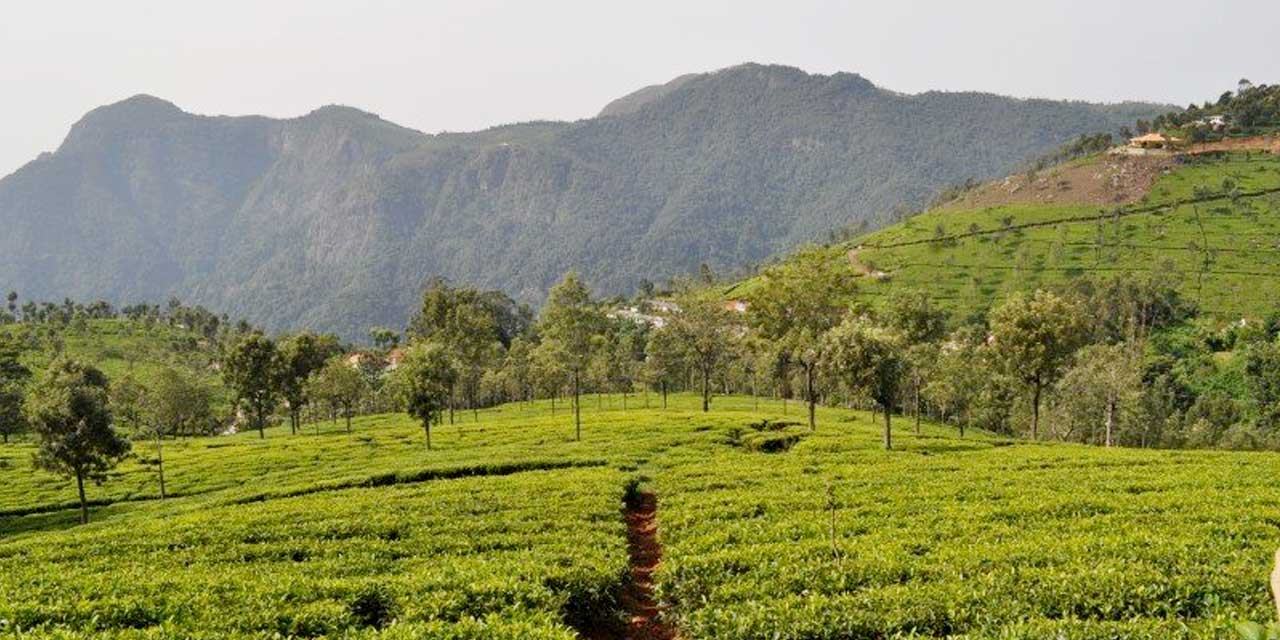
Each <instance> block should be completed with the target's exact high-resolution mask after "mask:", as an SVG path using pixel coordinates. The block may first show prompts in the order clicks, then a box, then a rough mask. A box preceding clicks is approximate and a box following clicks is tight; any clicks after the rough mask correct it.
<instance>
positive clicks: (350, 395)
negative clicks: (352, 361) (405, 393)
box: [307, 356, 369, 433]
mask: <svg viewBox="0 0 1280 640" xmlns="http://www.w3.org/2000/svg"><path fill="white" fill-rule="evenodd" d="M368 391H369V385H368V382H367V381H366V380H365V377H364V376H363V375H361V374H360V371H358V370H357V369H356V368H355V367H352V366H351V365H349V364H347V362H346V361H345V360H343V358H342V357H341V356H334V357H332V358H330V359H329V361H328V362H326V363H325V364H324V366H323V367H321V368H320V370H318V371H316V372H314V373H312V374H311V377H309V378H308V379H307V394H308V396H309V397H310V398H312V399H313V400H315V401H316V402H323V403H326V404H328V405H329V408H330V409H331V410H332V411H333V412H334V413H333V415H334V420H335V421H336V420H337V410H338V409H342V415H343V417H344V418H346V422H347V433H351V413H352V410H353V409H354V408H355V406H356V404H357V403H359V402H360V399H361V398H363V397H364V395H365V394H366V393H368Z"/></svg>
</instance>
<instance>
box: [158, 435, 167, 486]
mask: <svg viewBox="0 0 1280 640" xmlns="http://www.w3.org/2000/svg"><path fill="white" fill-rule="evenodd" d="M160 440H161V438H160V432H159V431H156V463H157V468H158V469H159V471H160V499H161V500H164V499H165V498H166V497H167V496H166V495H165V492H164V450H163V448H162V447H161V446H160Z"/></svg>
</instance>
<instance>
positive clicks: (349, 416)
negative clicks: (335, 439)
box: [342, 407, 351, 433]
mask: <svg viewBox="0 0 1280 640" xmlns="http://www.w3.org/2000/svg"><path fill="white" fill-rule="evenodd" d="M342 413H343V415H344V417H345V418H346V419H347V433H351V407H347V408H346V410H345V411H343V412H342Z"/></svg>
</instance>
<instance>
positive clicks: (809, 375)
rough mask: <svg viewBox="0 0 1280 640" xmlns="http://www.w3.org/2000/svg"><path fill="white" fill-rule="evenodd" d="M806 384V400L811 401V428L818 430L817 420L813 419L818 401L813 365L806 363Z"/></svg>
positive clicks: (811, 429)
mask: <svg viewBox="0 0 1280 640" xmlns="http://www.w3.org/2000/svg"><path fill="white" fill-rule="evenodd" d="M804 386H805V396H806V398H805V399H806V400H808V402H809V430H810V431H817V430H818V425H817V422H815V421H814V419H813V414H814V409H815V405H816V404H817V402H818V399H817V396H816V394H814V392H813V365H812V364H806V365H805V367H804Z"/></svg>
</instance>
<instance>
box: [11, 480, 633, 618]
mask: <svg viewBox="0 0 1280 640" xmlns="http://www.w3.org/2000/svg"><path fill="white" fill-rule="evenodd" d="M623 485H624V477H623V474H622V473H621V472H618V471H616V470H613V469H606V468H599V467H596V468H587V469H565V470H557V471H530V472H525V473H517V474H513V475H507V476H502V477H479V478H463V479H453V480H436V481H430V482H424V483H420V484H413V485H402V486H392V487H377V488H360V489H346V490H337V491H327V492H320V493H315V494H311V495H306V496H299V497H294V498H282V499H275V500H268V501H265V502H260V503H253V504H245V505H234V506H217V505H215V504H212V502H211V501H197V500H188V501H170V503H169V504H166V505H158V504H157V505H150V506H148V507H146V508H139V509H137V510H135V511H134V512H133V513H131V514H129V515H127V516H124V517H121V518H119V519H115V520H112V521H110V522H107V523H103V524H102V525H101V526H98V525H95V526H90V527H84V528H81V529H76V530H72V531H64V532H60V533H58V534H56V535H45V536H26V537H21V538H19V539H17V540H15V541H14V542H11V543H0V620H2V621H3V622H0V625H3V627H4V628H3V629H0V633H2V632H4V631H9V632H16V631H22V632H24V635H23V637H33V638H39V637H83V638H101V637H108V638H109V637H119V638H125V637H183V638H188V637H199V638H241V637H243V638H256V637H262V638H266V637H318V636H323V635H329V636H335V635H343V634H346V635H347V636H348V637H362V634H372V633H373V632H374V631H376V630H378V629H380V628H388V629H394V633H389V634H388V635H387V636H384V637H405V638H409V637H415V638H416V637H432V638H454V637H457V638H467V637H470V638H512V639H515V638H573V637H575V634H574V632H573V631H572V629H571V628H570V627H569V626H567V624H569V623H574V622H582V621H592V622H594V623H597V624H598V623H599V621H600V620H608V619H609V616H611V615H613V614H614V613H615V612H616V611H618V610H619V606H618V603H617V598H618V595H619V591H620V589H621V585H622V584H623V580H624V578H625V576H626V575H627V553H626V542H625V536H624V533H623V527H624V525H623V524H622V523H621V521H620V519H619V517H618V510H619V505H620V504H621V500H622V492H623ZM143 630H146V633H143Z"/></svg>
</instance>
